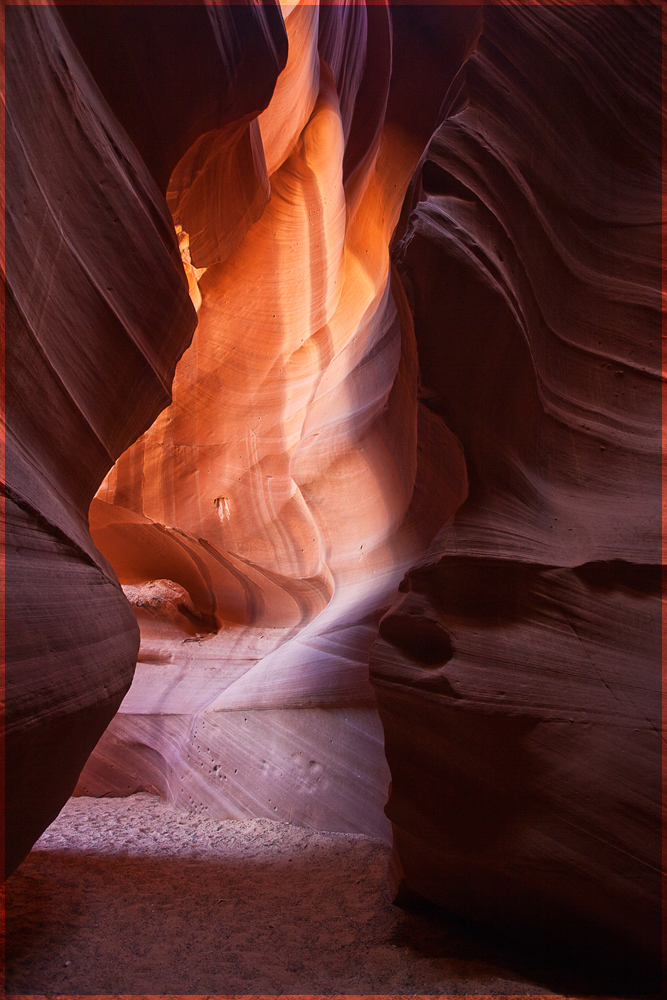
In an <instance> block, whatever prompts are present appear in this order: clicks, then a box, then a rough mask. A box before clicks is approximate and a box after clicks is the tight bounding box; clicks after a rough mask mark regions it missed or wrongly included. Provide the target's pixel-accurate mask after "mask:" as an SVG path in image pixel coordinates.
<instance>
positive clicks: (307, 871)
mask: <svg viewBox="0 0 667 1000" xmlns="http://www.w3.org/2000/svg"><path fill="white" fill-rule="evenodd" d="M388 857H389V848H388V847H387V845H386V844H385V843H383V842H382V841H378V840H372V839H370V838H368V837H363V836H351V835H345V834H325V833H316V832H313V831H312V830H305V829H302V828H300V827H296V826H292V825H290V824H287V823H278V822H274V821H272V820H264V819H262V820H243V821H231V820H227V821H217V820H212V819H210V818H208V817H207V816H205V815H196V814H186V813H183V812H180V811H178V810H176V809H174V808H173V807H172V806H170V805H168V804H167V803H165V802H163V801H162V800H161V799H159V798H156V797H154V796H151V795H147V794H143V793H142V794H139V795H133V796H131V797H129V798H126V799H92V798H78V799H71V800H70V801H69V802H68V803H67V805H66V806H65V808H64V809H63V811H62V813H61V814H60V816H59V817H58V819H57V820H56V821H55V822H54V823H53V824H52V826H51V827H50V828H49V829H48V830H47V831H46V832H45V833H44V834H43V836H42V837H41V839H40V840H39V841H38V843H37V844H36V845H35V848H34V850H33V851H32V853H31V854H30V855H29V857H28V858H27V859H26V861H25V862H24V863H23V864H22V865H21V867H20V868H19V869H18V871H16V872H15V873H14V874H13V875H12V876H11V878H10V879H9V880H8V882H7V903H6V906H7V980H6V993H7V995H26V994H32V995H35V994H61V995H68V996H71V995H76V994H84V995H85V994H88V995H90V994H125V995H127V994H130V995H133V994H134V995H136V994H166V995H179V994H180V995H183V994H217V995H221V994H223V995H224V994H227V995H229V994H245V995H248V994H251V995H252V994H254V995H261V994H278V995H280V994H292V995H294V994H301V995H303V994H310V995H312V994H327V995H334V994H343V995H350V994H352V995H359V994H367V995H368V994H371V995H373V994H374V995H378V994H380V995H387V994H389V995H392V994H393V995H396V994H408V995H425V994H426V995H434V994H440V995H442V994H450V995H451V994H454V995H466V994H467V995H471V994H473V995H478V996H479V995H480V994H482V995H489V994H491V995H505V996H507V995H523V996H525V995H536V994H542V995H558V994H559V993H561V994H562V993H563V992H566V993H569V994H570V995H571V994H573V993H577V994H579V995H581V994H582V993H589V994H590V993H596V992H597V993H598V995H599V991H596V990H595V988H594V986H593V987H592V988H591V987H590V986H587V984H585V983H583V982H581V981H580V980H579V979H578V977H577V976H576V975H575V976H574V981H573V979H572V975H573V974H572V972H570V974H569V975H568V974H566V973H564V972H563V970H562V968H558V967H557V965H554V966H553V967H551V966H550V965H549V964H548V963H547V966H546V967H545V964H544V960H543V959H542V960H541V961H537V960H536V959H535V957H534V956H530V955H527V954H526V953H518V952H517V951H516V949H513V948H510V947H509V946H508V945H507V944H503V943H502V942H498V941H497V940H494V939H492V938H491V937H490V936H488V935H485V934H483V933H481V932H480V931H476V930H474V929H472V928H470V927H466V926H462V925H461V924H460V923H458V922H456V921H454V920H448V919H447V918H446V917H445V916H444V915H442V914H441V915H439V916H435V917H434V914H433V913H431V914H425V913H423V912H422V913H418V912H411V913H409V912H405V911H403V910H400V909H398V908H397V907H395V906H393V905H392V903H391V901H390V898H389V893H388V890H387V880H386V871H387V864H388ZM554 991H556V993H554Z"/></svg>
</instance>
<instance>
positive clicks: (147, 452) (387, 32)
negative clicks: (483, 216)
mask: <svg viewBox="0 0 667 1000" xmlns="http://www.w3.org/2000/svg"><path fill="white" fill-rule="evenodd" d="M283 15H284V18H285V26H286V31H287V38H288V45H289V54H288V58H287V63H286V65H285V68H284V70H283V71H282V73H281V74H280V76H279V77H278V81H277V84H276V87H275V90H274V93H273V96H272V98H271V101H270V103H269V105H268V107H267V108H266V110H265V111H263V112H262V114H261V115H259V117H258V118H257V119H255V120H253V121H252V122H250V123H248V122H241V123H234V124H233V125H231V126H230V127H229V129H228V130H227V131H225V132H220V133H219V134H218V135H216V136H211V135H210V134H209V135H205V136H204V137H203V138H202V139H200V140H199V141H198V142H196V143H195V144H193V146H192V147H191V148H190V149H188V150H187V151H186V152H185V153H184V155H183V157H182V158H181V160H180V161H179V163H178V165H177V166H176V168H175V170H174V171H173V173H172V176H171V180H170V183H169V188H168V193H167V201H168V204H169V207H170V209H171V211H172V213H173V217H174V223H175V225H176V227H177V229H178V231H179V234H180V241H181V246H182V252H183V258H184V261H185V264H186V269H187V271H188V274H189V278H190V283H191V294H192V299H193V302H194V303H195V305H196V307H197V310H198V325H197V331H196V333H195V336H194V339H193V342H192V345H191V346H190V347H189V348H188V350H187V351H186V352H185V354H184V355H183V358H182V359H181V361H180V363H179V365H178V368H177V371H176V376H175V379H174V388H173V402H172V404H171V406H169V407H168V408H167V409H165V410H164V411H163V412H162V414H161V415H160V417H159V418H158V419H157V420H156V421H155V423H154V424H153V426H152V427H151V428H150V430H149V431H148V432H147V433H145V434H144V435H143V436H142V437H141V438H140V439H139V440H138V441H137V442H136V444H134V445H133V446H132V447H131V448H130V449H128V450H127V451H126V452H125V453H124V454H123V455H122V457H121V458H120V460H119V461H118V462H117V463H116V465H115V466H114V468H113V470H112V471H111V472H110V474H109V475H108V476H107V478H106V479H105V481H104V483H103V485H102V487H101V489H100V490H99V491H98V494H97V496H96V498H95V500H94V501H93V503H92V506H91V509H90V523H91V531H92V536H93V539H94V541H95V544H96V545H97V546H98V548H99V549H100V550H101V551H102V552H103V553H104V554H105V555H106V556H107V558H108V559H109V560H110V561H111V563H112V564H113V566H114V568H115V570H116V572H117V573H118V576H119V579H120V582H121V584H122V585H123V589H124V591H125V594H126V596H127V597H128V598H129V600H130V601H131V603H132V604H133V606H134V608H135V610H136V613H137V617H138V620H139V623H140V626H141V633H142V643H141V649H140V652H139V659H138V664H137V670H136V674H135V678H134V682H133V685H132V688H131V690H130V692H129V694H128V695H127V697H126V698H125V700H124V702H123V705H122V708H121V710H120V713H119V715H118V716H117V718H116V719H115V720H114V722H113V724H112V725H111V727H110V728H109V730H108V732H107V734H106V735H105V738H104V739H103V740H102V741H101V743H100V745H99V746H98V748H97V750H96V751H95V753H94V754H93V756H92V758H91V760H90V761H89V763H88V765H87V767H86V769H85V772H84V774H83V775H82V779H81V782H80V784H79V791H80V792H82V793H84V794H95V795H100V794H127V793H129V792H133V791H136V790H140V789H149V790H156V791H158V792H159V793H160V794H162V795H164V796H166V797H168V798H169V799H170V800H171V801H174V802H176V803H177V804H179V805H184V806H187V807H190V808H203V809H206V810H208V811H209V813H210V814H211V815H214V816H217V817H220V818H242V817H244V816H258V815H259V816H271V817H274V818H278V819H284V820H290V821H292V822H297V823H303V824H305V825H307V826H313V827H315V828H319V829H325V830H338V831H350V832H363V833H368V834H371V835H374V836H384V837H388V835H389V824H388V822H387V820H386V817H385V816H384V813H383V806H384V804H385V802H386V798H387V789H388V784H389V774H388V771H387V767H386V762H385V758H384V753H383V739H382V730H381V727H380V723H379V719H378V715H377V709H376V706H375V700H374V695H373V692H372V689H371V687H370V684H369V680H368V659H369V648H370V644H371V642H372V641H373V639H374V638H375V636H376V634H377V622H378V619H379V611H378V609H381V608H382V607H383V606H384V607H386V606H387V603H388V601H389V600H390V599H391V597H392V596H393V594H394V593H395V591H396V587H397V585H398V584H399V583H400V581H401V579H402V577H403V576H404V574H405V573H406V571H407V570H408V569H409V568H410V567H411V566H412V565H414V563H415V561H416V560H417V559H418V558H419V557H420V556H421V555H422V553H423V551H424V549H425V548H426V547H427V545H428V544H429V542H430V540H431V538H432V537H433V536H434V535H435V533H436V532H437V531H438V530H439V528H440V527H441V526H442V525H443V524H444V523H445V522H446V521H447V520H448V519H450V518H451V517H452V515H453V513H454V511H455V510H456V508H457V506H458V505H459V504H460V503H461V502H462V500H463V498H464V496H465V492H466V476H465V468H464V462H463V456H462V452H461V448H460V445H459V443H458V441H457V440H456V438H455V437H454V435H453V434H452V433H451V431H449V430H448V428H447V427H446V425H445V424H444V422H443V421H442V420H441V419H440V418H439V417H438V416H436V415H434V414H432V413H430V412H429V411H428V410H427V409H426V408H425V407H422V406H421V405H420V404H419V402H418V399H417V354H416V348H415V341H414V332H413V328H412V320H411V316H410V313H409V311H408V309H407V306H406V302H405V297H404V294H403V290H402V287H401V284H400V281H399V280H398V278H397V276H396V275H395V273H392V268H391V264H390V258H389V244H390V240H391V237H392V232H393V230H394V227H395V225H396V223H397V221H398V219H399V215H400V211H401V206H402V202H403V198H404V194H405V192H406V190H407V187H408V184H409V182H410V179H411V177H412V174H413V172H414V169H415V167H416V165H417V163H418V161H419V158H420V155H421V153H422V151H423V148H424V146H425V144H426V142H427V141H428V139H429V137H430V135H431V132H432V129H433V127H434V124H435V122H436V117H437V113H438V110H439V108H440V105H441V103H442V100H443V98H444V96H445V93H446V91H447V89H448V87H449V85H450V83H451V82H452V80H453V79H454V77H455V75H456V73H457V72H458V70H459V68H460V66H461V65H462V63H463V62H464V60H465V58H466V57H467V55H468V54H469V52H470V50H471V48H472V47H473V45H474V44H475V41H476V38H477V34H478V31H479V23H480V19H479V14H478V12H476V11H474V10H473V11H472V12H471V11H466V10H465V9H462V10H459V9H456V10H454V11H447V10H445V11H443V12H442V13H440V12H438V11H435V13H434V15H433V16H431V18H430V20H424V19H423V18H421V17H417V16H416V15H415V19H414V20H413V22H412V23H406V25H405V29H404V31H403V32H402V34H401V35H399V33H398V32H397V34H396V40H397V41H400V42H401V44H402V46H407V56H406V54H405V49H404V48H403V47H401V46H399V45H398V44H396V45H394V44H393V41H392V22H391V17H390V11H389V10H388V8H387V7H384V6H382V5H380V6H378V7H373V8H366V7H365V6H364V5H349V6H338V5H337V6H331V7H323V8H322V9H320V8H319V7H318V5H316V4H302V5H289V6H285V7H284V8H283ZM399 18H400V15H399ZM392 49H393V51H392ZM422 51H423V52H424V59H423V62H424V67H425V73H426V74H427V80H428V84H429V99H428V101H427V102H425V103H426V107H422V108H421V110H420V111H419V112H418V113H415V112H414V110H413V109H414V107H415V106H416V105H415V103H414V100H413V98H414V95H412V96H411V95H410V85H411V84H412V81H411V77H410V73H411V72H412V71H413V70H414V65H415V62H416V57H417V56H418V54H419V53H420V52H422ZM429 60H430V61H429ZM392 62H393V71H392ZM243 136H247V137H248V142H249V144H250V145H249V148H250V149H251V152H252V157H251V158H250V159H248V160H247V161H243V169H237V165H238V162H239V160H238V146H239V143H240V142H241V141H242V139H241V138H239V137H243ZM241 202H242V203H243V204H245V205H250V206H255V208H254V209H253V211H252V212H251V211H248V212H246V213H245V214H243V215H242V216H240V217H237V216H234V225H233V226H232V225H230V222H229V219H230V215H231V214H232V208H233V207H234V206H235V205H236V204H237V203H241ZM230 206H232V208H230ZM256 206H259V208H258V209H256Z"/></svg>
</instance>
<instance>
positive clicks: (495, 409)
mask: <svg viewBox="0 0 667 1000" xmlns="http://www.w3.org/2000/svg"><path fill="white" fill-rule="evenodd" d="M659 59H660V19H659V16H658V12H657V9H655V8H652V9H651V8H637V7H632V8H629V7H626V8H613V9H612V8H604V9H600V8H591V7H577V8H564V7H552V6H550V7H548V8H543V9H540V10H537V9H535V8H528V7H526V8H523V7H512V8H509V7H507V8H503V9H500V8H490V7H487V8H485V13H484V32H483V35H482V38H481V41H480V44H479V47H478V49H477V51H476V53H475V55H474V56H473V58H472V59H471V60H470V62H469V64H468V67H467V89H468V93H469V106H468V107H467V108H466V109H465V110H463V111H461V113H459V114H457V115H455V116H454V117H453V118H452V119H450V120H448V121H446V122H445V123H444V124H442V125H441V127H440V128H439V129H438V130H437V132H436V133H435V135H434V137H433V139H432V141H431V143H430V145H429V147H428V151H427V153H426V156H425V160H424V163H423V166H422V169H421V174H420V177H419V179H418V180H417V181H416V182H415V191H414V196H413V204H416V202H417V199H419V198H421V199H422V200H420V201H419V203H418V204H416V208H415V211H414V213H413V215H412V216H411V217H410V221H409V225H408V229H407V232H406V234H405V236H404V238H403V240H402V242H401V243H400V245H398V246H397V247H396V251H395V259H396V263H397V266H398V270H399V273H400V274H401V277H402V280H403V283H404V285H405V288H406V291H407V294H408V299H409V302H410V305H411V308H412V311H413V314H414V317H415V328H416V337H417V345H418V352H419V359H420V373H421V387H422V396H423V398H424V402H425V404H426V405H427V406H428V407H429V408H430V409H431V410H432V411H433V412H434V413H436V414H437V415H438V416H441V417H442V418H443V419H444V420H445V422H446V423H447V425H448V426H449V427H450V428H451V429H452V430H453V431H454V432H455V433H456V434H457V436H458V437H459V439H460V441H461V443H462V445H463V449H464V452H465V456H466V464H467V468H468V477H469V484H470V492H469V497H468V499H467V500H466V502H465V503H464V504H463V506H462V507H461V508H460V510H459V511H458V513H457V515H456V517H455V520H454V524H453V526H452V527H451V529H449V530H447V531H445V532H443V533H442V534H441V535H440V537H439V538H438V540H437V541H436V543H435V544H434V546H433V547H432V550H431V556H432V559H433V562H434V565H432V566H429V567H428V568H418V569H415V570H413V571H412V572H411V573H410V574H409V575H408V577H407V579H406V581H405V582H404V584H403V586H402V588H401V589H402V590H403V591H404V594H403V596H401V598H400V600H399V601H397V603H396V604H395V606H394V608H393V609H392V611H391V612H390V614H388V615H387V616H386V617H385V618H384V619H383V621H382V623H381V626H380V637H379V639H378V641H377V643H376V644H375V645H374V647H373V651H372V668H371V674H372V680H373V684H374V686H375V689H376V691H377V694H378V700H379V703H380V712H381V717H382V720H383V725H384V729H385V737H386V749H387V757H388V761H389V764H390V767H391V770H392V793H391V797H390V801H389V805H388V808H387V812H388V815H389V816H390V818H391V820H392V823H393V830H394V838H395V848H396V874H397V879H398V882H399V883H400V884H401V885H402V887H403V891H407V890H408V889H411V890H416V891H417V892H418V893H421V894H423V895H424V896H426V897H428V898H429V899H431V900H434V901H436V902H438V903H439V904H441V905H442V906H445V907H446V908H448V909H451V910H454V911H456V912H459V913H463V914H466V915H468V916H470V917H474V918H479V919H482V920H484V921H493V922H494V923H496V924H498V925H500V926H503V927H505V928H506V929H515V930H520V931H521V932H522V933H532V932H533V931H535V930H537V931H538V933H539V934H540V935H544V933H545V932H548V933H550V934H552V935H553V936H554V937H556V938H560V939H564V940H568V941H569V942H570V943H572V942H573V941H574V942H575V943H577V944H578V945H579V946H580V947H581V948H583V949H586V948H588V947H590V945H591V943H592V942H597V943H600V942H604V943H605V944H606V945H607V946H608V945H609V942H610V941H613V942H615V943H616V945H617V946H618V948H619V952H622V953H623V954H625V953H626V951H627V949H628V948H634V949H635V950H636V952H638V953H640V954H644V955H647V954H651V955H652V956H653V957H655V956H656V955H657V954H658V950H659V942H658V933H659V928H660V922H659V916H658V913H659V896H660V881H659V878H660V876H659V874H658V870H659V867H660V835H659V829H660V827H659V804H660V792H659V780H660V760H661V738H660V734H659V729H660V722H661V716H660V656H661V649H660V580H661V567H660V562H661V547H660V446H661V438H660V434H661V430H660V418H661V399H660V353H659V349H660V312H659V290H660V277H659V268H660V236H659V218H660V201H661V194H660V191H661V188H660V87H659V80H660V73H659ZM401 865H402V868H403V872H402V873H401V870H400V869H401Z"/></svg>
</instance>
